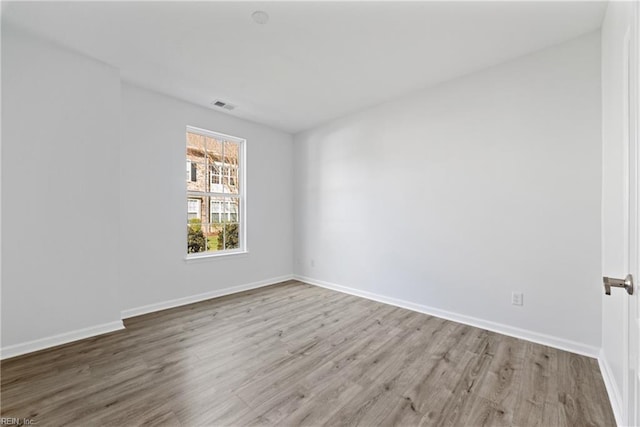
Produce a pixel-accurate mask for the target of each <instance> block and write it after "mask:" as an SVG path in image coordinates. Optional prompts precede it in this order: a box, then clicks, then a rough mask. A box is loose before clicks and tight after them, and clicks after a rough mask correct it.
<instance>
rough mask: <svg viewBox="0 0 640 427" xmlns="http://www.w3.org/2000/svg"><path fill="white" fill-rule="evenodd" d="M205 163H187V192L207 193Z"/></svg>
mask: <svg viewBox="0 0 640 427" xmlns="http://www.w3.org/2000/svg"><path fill="white" fill-rule="evenodd" d="M205 178H206V173H205V169H204V163H197V162H195V161H187V191H203V192H204V191H206V189H207V185H206V182H205Z"/></svg>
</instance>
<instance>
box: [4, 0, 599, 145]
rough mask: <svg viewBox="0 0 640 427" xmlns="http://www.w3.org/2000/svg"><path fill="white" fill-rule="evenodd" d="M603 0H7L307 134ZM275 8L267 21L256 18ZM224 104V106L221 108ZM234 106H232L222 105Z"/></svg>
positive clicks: (106, 55) (123, 63) (564, 26)
mask: <svg viewBox="0 0 640 427" xmlns="http://www.w3.org/2000/svg"><path fill="white" fill-rule="evenodd" d="M605 9H606V3H603V2H258V3H249V2H64V3H53V2H43V3H34V2H24V3H8V4H7V3H5V2H3V10H2V15H3V16H2V19H3V21H5V20H6V21H5V22H7V21H8V22H10V23H13V24H15V25H19V26H22V27H26V28H27V29H28V30H30V31H32V32H35V33H38V34H40V35H43V36H46V37H47V38H51V39H53V40H55V41H56V42H58V43H60V44H63V45H66V46H68V47H70V48H72V49H74V50H77V51H80V52H83V53H85V54H87V55H89V56H92V57H94V58H97V59H100V60H102V61H104V62H107V63H109V64H112V65H114V66H115V67H117V68H119V69H120V71H121V74H122V77H123V79H124V80H126V81H130V82H133V83H135V84H138V85H141V86H144V87H148V88H150V89H154V90H157V91H159V92H163V93H166V94H169V95H172V96H175V97H178V98H181V99H184V100H187V101H190V102H193V103H196V104H200V105H203V106H207V107H211V105H210V104H211V102H212V101H213V100H214V99H222V100H224V101H227V102H229V103H232V104H236V105H237V106H238V107H237V109H236V110H234V111H233V112H231V113H229V114H232V115H235V116H238V117H242V118H245V119H249V120H253V121H256V122H260V123H264V124H267V125H270V126H272V127H274V128H278V129H282V130H284V131H287V132H291V133H295V132H298V131H301V130H304V129H308V128H311V127H313V126H316V125H318V124H321V123H323V122H326V121H329V120H331V119H334V118H337V117H340V116H343V115H345V114H348V113H350V112H354V111H357V110H360V109H363V108H366V107H369V106H372V105H376V104H379V103H381V102H384V101H386V100H389V99H391V98H394V97H398V96H400V95H403V94H405V93H408V92H411V91H413V90H416V89H420V88H424V87H428V86H431V85H434V84H437V83H439V82H442V81H445V80H449V79H451V78H454V77H457V76H460V75H463V74H467V73H470V72H473V71H476V70H480V69H482V68H486V67H488V66H491V65H494V64H497V63H499V62H502V61H505V60H508V59H510V58H514V57H517V56H520V55H523V54H527V53H529V52H533V51H535V50H538V49H541V48H544V47H547V46H551V45H554V44H557V43H560V42H563V41H565V40H568V39H571V38H573V37H576V36H578V35H581V34H584V33H587V32H590V31H592V30H595V29H597V28H599V27H600V24H601V22H602V18H603V16H604V12H605ZM255 10H264V11H266V12H267V13H268V14H269V15H270V20H269V22H268V23H267V24H266V25H259V24H256V23H254V22H253V21H252V19H251V13H252V12H253V11H255ZM211 108H213V107H211ZM222 111H224V110H222Z"/></svg>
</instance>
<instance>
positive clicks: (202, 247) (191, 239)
mask: <svg viewBox="0 0 640 427" xmlns="http://www.w3.org/2000/svg"><path fill="white" fill-rule="evenodd" d="M206 250H207V242H206V238H205V236H204V231H203V228H202V222H201V221H200V220H199V219H198V218H191V219H189V223H188V224H187V253H189V254H194V253H198V252H204V251H206Z"/></svg>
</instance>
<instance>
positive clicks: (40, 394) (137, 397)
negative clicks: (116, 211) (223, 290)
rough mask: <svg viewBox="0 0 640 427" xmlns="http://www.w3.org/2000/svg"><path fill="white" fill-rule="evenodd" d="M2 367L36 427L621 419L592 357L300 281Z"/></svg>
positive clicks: (9, 409) (11, 401) (12, 410)
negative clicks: (612, 409) (610, 401)
mask: <svg viewBox="0 0 640 427" xmlns="http://www.w3.org/2000/svg"><path fill="white" fill-rule="evenodd" d="M125 326H126V329H125V330H123V331H118V332H114V333H111V334H107V335H102V336H99V337H95V338H91V339H86V340H82V341H79V342H75V343H71V344H67V345H64V346H59V347H56V348H53V349H48V350H44V351H41V352H37V353H33V354H30V355H26V356H20V357H16V358H13V359H9V360H6V361H3V362H2V363H1V376H2V380H1V383H2V386H1V392H2V394H1V402H0V404H1V413H2V417H15V418H30V419H33V420H34V422H37V423H38V425H39V426H63V425H64V426H68V425H74V426H93V425H113V426H123V425H127V426H134V425H163V426H164V425H167V426H208V425H213V426H253V425H273V426H297V425H305V426H319V425H328V426H342V425H345V426H346V425H349V426H351V425H363V426H377V425H382V426H394V425H395V426H432V425H433V426H484V425H491V426H502V425H509V426H614V425H615V420H614V418H613V413H612V411H611V407H610V405H609V401H608V399H607V393H606V391H605V386H604V383H603V380H602V377H601V375H600V371H599V368H598V364H597V362H596V360H595V359H590V358H588V357H584V356H579V355H576V354H573V353H568V352H566V351H561V350H557V349H554V348H550V347H545V346H543V345H538V344H533V343H530V342H527V341H523V340H519V339H515V338H511V337H507V336H504V335H500V334H497V333H493V332H489V331H486V330H482V329H478V328H474V327H470V326H466V325H462V324H458V323H455V322H451V321H447V320H443V319H440V318H437V317H432V316H428V315H425V314H420V313H415V312H412V311H409V310H405V309H401V308H397V307H393V306H389V305H385V304H380V303H377V302H373V301H369V300H366V299H362V298H358V297H354V296H351V295H346V294H342V293H338V292H334V291H330V290H326V289H323V288H319V287H315V286H310V285H307V284H303V283H300V282H297V281H289V282H285V283H282V284H278V285H274V286H269V287H265V288H260V289H256V290H252V291H247V292H243V293H240V294H235V295H229V296H225V297H221V298H216V299H212V300H208V301H203V302H200V303H196V304H191V305H188V306H183V307H179V308H175V309H171V310H165V311H161V312H157V313H152V314H148V315H144V316H139V317H135V318H131V319H127V320H125Z"/></svg>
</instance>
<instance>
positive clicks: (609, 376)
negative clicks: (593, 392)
mask: <svg viewBox="0 0 640 427" xmlns="http://www.w3.org/2000/svg"><path fill="white" fill-rule="evenodd" d="M598 365H600V372H601V373H602V379H603V380H604V385H605V387H606V389H607V394H608V395H609V401H610V402H611V409H613V416H614V417H615V418H616V424H618V425H619V426H622V425H624V421H623V420H624V419H625V417H624V416H623V414H624V410H623V408H624V406H623V403H622V402H623V401H622V396H620V390H621V388H620V387H618V383H617V382H616V378H615V377H614V376H613V372H611V367H610V366H609V362H607V358H606V357H605V355H604V352H603V351H600V356H599V357H598Z"/></svg>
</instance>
